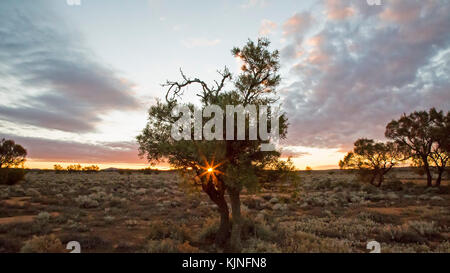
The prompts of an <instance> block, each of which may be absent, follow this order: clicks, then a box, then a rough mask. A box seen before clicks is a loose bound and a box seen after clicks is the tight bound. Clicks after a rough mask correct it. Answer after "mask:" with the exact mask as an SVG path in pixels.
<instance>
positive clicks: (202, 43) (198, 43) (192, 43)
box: [182, 38, 220, 48]
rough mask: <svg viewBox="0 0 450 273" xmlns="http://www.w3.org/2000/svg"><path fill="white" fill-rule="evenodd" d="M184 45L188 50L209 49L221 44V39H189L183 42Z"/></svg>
mask: <svg viewBox="0 0 450 273" xmlns="http://www.w3.org/2000/svg"><path fill="white" fill-rule="evenodd" d="M182 43H183V45H184V46H185V47H187V48H194V47H208V46H215V45H217V44H219V43H220V40H219V39H213V40H210V39H207V38H189V39H186V40H183V41H182Z"/></svg>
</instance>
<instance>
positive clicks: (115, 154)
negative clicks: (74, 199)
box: [0, 135, 146, 164]
mask: <svg viewBox="0 0 450 273" xmlns="http://www.w3.org/2000/svg"><path fill="white" fill-rule="evenodd" d="M0 138H6V139H14V141H15V142H16V143H18V144H20V145H22V146H23V147H24V148H25V149H27V152H28V158H30V159H33V160H34V161H44V162H52V161H53V162H82V163H92V164H98V163H131V164H133V163H135V164H142V163H145V162H146V161H145V160H144V159H140V158H139V156H138V144H137V143H135V142H105V143H97V144H89V143H81V142H74V141H64V140H51V139H45V138H39V137H23V136H17V135H0Z"/></svg>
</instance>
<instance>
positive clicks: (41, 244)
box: [20, 234, 65, 253]
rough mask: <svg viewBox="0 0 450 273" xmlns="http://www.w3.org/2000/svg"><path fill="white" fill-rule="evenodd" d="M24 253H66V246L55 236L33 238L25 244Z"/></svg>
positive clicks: (22, 250)
mask: <svg viewBox="0 0 450 273" xmlns="http://www.w3.org/2000/svg"><path fill="white" fill-rule="evenodd" d="M20 252H22V253H64V252H65V250H64V246H63V245H62V243H61V241H60V240H59V239H58V238H56V236H55V235H53V234H51V235H44V236H33V238H32V239H31V240H28V241H26V242H25V245H24V246H23V247H22V249H21V250H20Z"/></svg>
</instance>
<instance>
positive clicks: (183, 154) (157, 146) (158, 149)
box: [137, 39, 287, 251]
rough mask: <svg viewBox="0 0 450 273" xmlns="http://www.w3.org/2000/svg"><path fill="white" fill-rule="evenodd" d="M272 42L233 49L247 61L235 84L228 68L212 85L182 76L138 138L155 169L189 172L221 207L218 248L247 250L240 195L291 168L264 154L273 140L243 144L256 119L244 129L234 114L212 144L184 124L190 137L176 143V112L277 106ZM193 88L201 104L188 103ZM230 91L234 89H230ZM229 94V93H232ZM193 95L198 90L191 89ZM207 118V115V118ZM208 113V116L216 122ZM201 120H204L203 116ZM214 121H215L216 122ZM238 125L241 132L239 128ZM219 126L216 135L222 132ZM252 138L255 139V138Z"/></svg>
mask: <svg viewBox="0 0 450 273" xmlns="http://www.w3.org/2000/svg"><path fill="white" fill-rule="evenodd" d="M269 45H270V42H269V41H268V40H267V39H258V41H257V42H253V41H248V42H247V44H246V45H245V46H243V47H242V48H233V50H232V54H233V55H234V56H235V57H236V58H240V60H241V61H242V67H241V72H240V74H239V75H237V76H236V78H235V79H234V80H233V79H232V74H231V73H230V72H229V70H228V69H227V68H226V67H225V69H223V70H222V71H219V74H220V80H218V81H215V82H214V84H212V85H210V84H207V83H206V82H204V81H203V80H200V79H198V78H189V77H187V76H186V75H184V74H183V72H181V76H182V81H180V82H178V81H167V82H166V84H164V85H163V86H164V87H166V88H167V93H166V96H165V101H164V102H162V101H158V102H157V103H156V105H154V106H152V107H151V108H150V110H149V118H148V123H147V125H146V127H145V128H144V130H143V131H142V133H141V134H140V135H139V136H138V137H137V140H138V143H139V145H140V149H139V150H140V154H141V155H142V156H146V157H147V159H148V161H149V162H151V163H153V164H155V163H157V162H159V161H161V160H167V161H168V162H169V163H170V164H171V165H172V166H173V167H174V168H177V169H181V170H185V173H186V174H187V175H189V174H191V175H192V176H191V180H192V181H193V182H194V183H195V184H197V185H199V186H200V187H201V189H202V190H203V191H204V192H205V193H206V194H207V195H208V196H209V198H210V199H211V200H212V201H213V202H214V203H215V204H216V205H217V207H218V210H219V213H220V219H221V220H220V227H219V230H218V232H217V235H216V244H218V245H221V246H224V245H228V246H230V249H231V250H232V251H239V250H240V248H241V239H240V234H241V225H242V217H241V210H240V204H241V202H240V193H241V191H242V189H243V188H244V187H246V188H249V189H251V188H254V186H255V185H257V183H258V181H260V180H261V179H262V177H263V176H262V174H264V171H265V170H267V169H271V168H280V167H281V166H283V167H286V165H285V164H281V165H280V161H279V156H280V153H279V152H278V151H264V149H261V147H262V145H263V144H267V142H268V141H267V140H262V139H261V138H257V139H256V140H251V139H249V138H245V139H240V140H238V138H239V137H238V134H237V132H238V130H239V129H242V127H244V128H245V131H247V130H248V129H249V125H250V122H251V121H250V120H251V119H250V117H248V118H245V119H244V122H243V123H240V121H239V120H238V118H236V119H235V116H234V114H233V116H232V120H233V122H232V123H228V122H225V120H226V119H225V118H223V119H222V120H223V123H222V124H221V126H222V127H223V128H224V129H223V136H221V137H220V136H219V137H217V135H216V138H215V139H210V138H209V137H206V136H205V135H200V136H199V135H198V134H197V133H196V131H195V128H194V127H195V126H196V125H195V124H193V123H191V122H190V121H188V122H185V123H184V124H183V130H182V131H183V133H185V131H187V132H188V133H187V134H184V136H183V137H182V138H181V139H180V140H175V139H174V138H173V137H172V134H171V129H172V126H173V124H174V123H175V122H177V121H179V119H181V117H178V116H177V115H175V116H172V115H171V113H172V112H173V110H174V109H177V108H179V107H180V106H183V105H184V106H187V107H188V109H189V110H190V112H193V113H194V114H193V115H194V116H196V115H197V114H196V113H200V115H201V113H202V112H203V110H205V108H207V107H208V106H211V105H217V106H219V108H220V109H221V111H222V112H221V111H219V110H220V109H218V110H217V111H214V117H216V116H221V117H224V116H223V111H225V109H226V108H227V107H228V106H230V105H231V106H241V107H247V106H250V105H255V106H256V108H257V110H261V107H263V106H274V105H275V103H276V102H277V97H276V87H277V86H278V84H279V82H280V76H279V75H278V69H279V52H278V51H277V50H274V51H270V49H269ZM188 86H196V87H199V90H200V91H199V92H197V93H196V95H197V97H198V98H199V102H197V103H190V104H186V103H183V97H182V96H183V93H184V91H185V90H186V88H187V87H188ZM226 86H229V89H228V88H226ZM226 89H228V90H226ZM191 90H192V89H191ZM274 109H275V107H272V108H269V111H268V113H269V117H268V120H267V123H268V124H266V125H268V126H267V127H269V129H270V126H271V120H272V118H275V116H276V115H275V114H274V113H275V110H274ZM203 115H204V116H205V113H204V112H203ZM211 115H212V113H208V115H207V116H211ZM197 117H198V116H197ZM279 117H280V118H279V128H278V129H279V131H278V132H279V136H280V138H284V137H285V136H286V132H287V120H286V118H285V115H284V114H281V115H279ZM211 120H213V119H211ZM211 120H203V121H202V123H201V125H203V126H204V127H208V126H211V123H210V122H211ZM238 125H239V126H240V128H238ZM217 126H218V124H217V123H215V125H214V126H213V127H214V130H213V131H214V132H217V130H218V128H216V127H217ZM231 129H232V130H233V131H232V132H233V134H234V138H233V139H230V138H229V137H227V135H228V134H226V133H225V132H227V131H229V130H231ZM249 134H250V133H249ZM226 192H227V193H228V194H229V197H230V204H231V211H232V225H231V221H230V219H229V207H228V203H227V201H226V199H225V193H226Z"/></svg>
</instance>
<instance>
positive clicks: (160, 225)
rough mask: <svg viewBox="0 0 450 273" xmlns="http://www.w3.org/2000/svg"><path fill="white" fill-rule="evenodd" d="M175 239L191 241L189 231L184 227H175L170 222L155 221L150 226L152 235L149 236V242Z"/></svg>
mask: <svg viewBox="0 0 450 273" xmlns="http://www.w3.org/2000/svg"><path fill="white" fill-rule="evenodd" d="M167 238H170V239H174V240H178V241H183V242H184V241H190V239H191V238H190V235H189V233H188V229H187V228H186V227H185V226H184V225H182V226H179V225H175V224H173V223H172V222H170V221H168V222H166V223H164V222H162V221H155V222H152V223H151V224H150V233H149V234H148V236H147V239H149V240H162V239H167Z"/></svg>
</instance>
